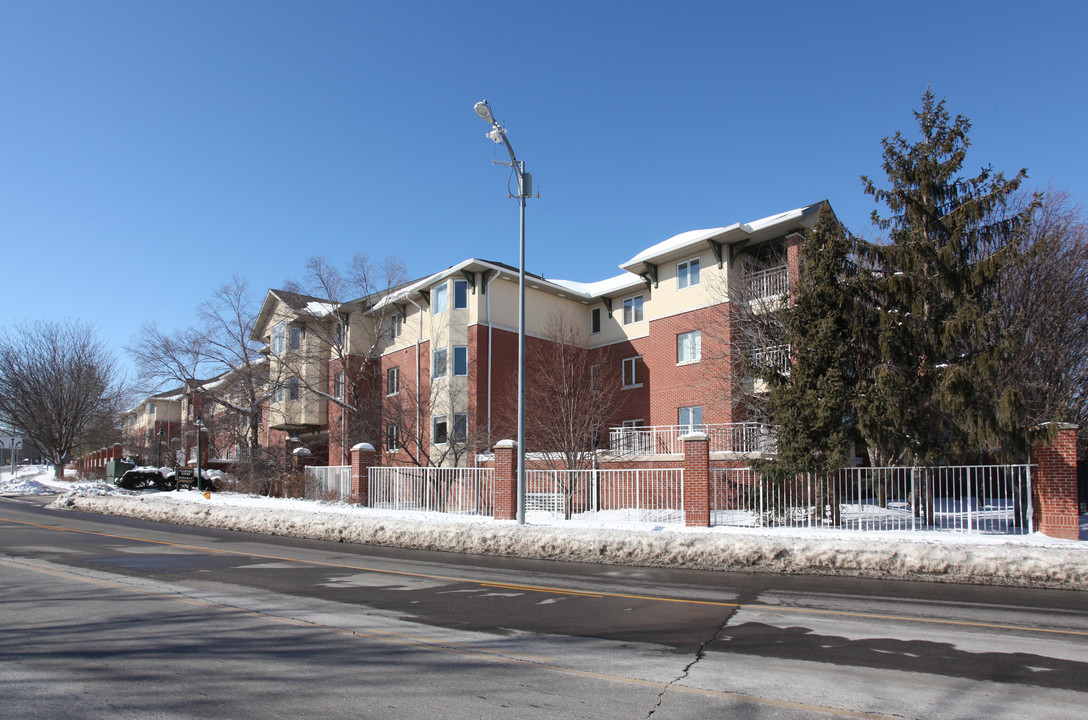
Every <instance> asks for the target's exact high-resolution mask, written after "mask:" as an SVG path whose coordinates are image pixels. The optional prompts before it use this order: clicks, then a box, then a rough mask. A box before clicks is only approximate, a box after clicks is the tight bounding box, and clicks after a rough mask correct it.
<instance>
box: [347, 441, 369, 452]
mask: <svg viewBox="0 0 1088 720" xmlns="http://www.w3.org/2000/svg"><path fill="white" fill-rule="evenodd" d="M351 451H352V452H374V446H373V445H371V444H370V443H365V442H363V443H359V444H358V445H355V446H353V447H352V448H351Z"/></svg>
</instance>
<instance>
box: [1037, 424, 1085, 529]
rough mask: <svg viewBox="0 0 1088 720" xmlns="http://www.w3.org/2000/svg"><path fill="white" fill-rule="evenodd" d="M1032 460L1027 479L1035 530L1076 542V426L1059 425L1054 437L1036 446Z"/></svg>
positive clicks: (1078, 524) (1078, 518) (1077, 522)
mask: <svg viewBox="0 0 1088 720" xmlns="http://www.w3.org/2000/svg"><path fill="white" fill-rule="evenodd" d="M1032 457H1033V459H1034V461H1035V463H1036V464H1037V465H1038V468H1037V469H1036V470H1035V472H1034V474H1033V475H1032V478H1031V485H1032V504H1033V508H1034V512H1033V517H1034V520H1035V530H1036V531H1037V532H1041V533H1042V534H1043V535H1049V536H1050V537H1056V538H1065V539H1066V540H1078V539H1079V538H1080V517H1079V510H1080V508H1079V507H1078V505H1077V426H1076V425H1066V424H1064V423H1063V424H1059V425H1058V435H1057V437H1055V438H1054V440H1052V441H1051V442H1050V443H1049V444H1041V443H1040V444H1039V445H1036V446H1035V448H1034V449H1033V450H1032Z"/></svg>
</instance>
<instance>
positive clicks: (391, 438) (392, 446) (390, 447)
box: [385, 424, 400, 453]
mask: <svg viewBox="0 0 1088 720" xmlns="http://www.w3.org/2000/svg"><path fill="white" fill-rule="evenodd" d="M399 448H400V427H398V426H397V425H396V424H393V425H390V426H389V427H387V428H386V429H385V451H386V452H391V453H393V452H396V451H397V450H398V449H399Z"/></svg>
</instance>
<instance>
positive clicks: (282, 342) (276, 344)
mask: <svg viewBox="0 0 1088 720" xmlns="http://www.w3.org/2000/svg"><path fill="white" fill-rule="evenodd" d="M285 327H286V326H285V325H284V324H283V323H282V322H280V323H276V324H275V325H273V326H272V343H271V344H272V353H273V354H274V355H279V354H280V353H281V352H283V351H284V350H286V349H287V336H286V335H285V334H284V330H285Z"/></svg>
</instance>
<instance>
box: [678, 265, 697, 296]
mask: <svg viewBox="0 0 1088 720" xmlns="http://www.w3.org/2000/svg"><path fill="white" fill-rule="evenodd" d="M698 284H699V258H692V259H691V260H688V261H687V262H682V263H678V264H677V265H676V288H677V289H678V290H683V289H684V288H686V287H691V286H692V285H698Z"/></svg>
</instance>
